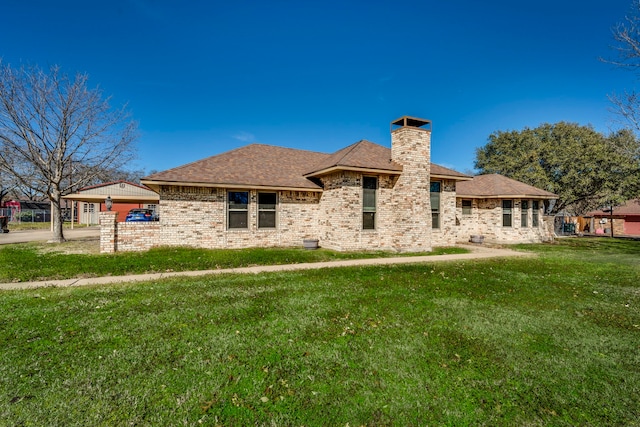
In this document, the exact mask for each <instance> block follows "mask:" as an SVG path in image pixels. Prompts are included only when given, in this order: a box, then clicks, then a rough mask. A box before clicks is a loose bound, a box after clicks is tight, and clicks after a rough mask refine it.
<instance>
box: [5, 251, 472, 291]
mask: <svg viewBox="0 0 640 427" xmlns="http://www.w3.org/2000/svg"><path fill="white" fill-rule="evenodd" d="M86 244H90V245H91V246H92V247H93V246H96V245H97V244H98V242H97V241H95V240H93V241H80V242H79V241H69V242H65V243H61V244H54V245H52V244H49V243H25V244H15V245H4V246H0V260H1V261H0V283H2V282H5V283H6V282H14V281H33V280H46V279H68V278H74V277H96V276H122V275H126V274H140V273H163V272H169V271H189V270H215V269H219V268H237V267H248V266H252V265H275V264H290V263H301V262H322V261H335V260H343V259H355V258H376V257H390V256H399V255H404V256H411V255H416V254H397V253H395V252H382V251H377V252H374V251H371V252H335V251H330V250H325V249H319V250H312V251H310V250H304V249H283V248H255V249H243V250H238V249H231V250H209V249H194V248H186V247H164V248H155V249H151V250H149V251H146V252H118V253H115V254H98V253H67V252H69V250H73V251H75V250H76V249H78V248H80V249H81V250H83V249H85V246H82V245H86ZM96 247H97V246H96ZM85 252H87V251H85ZM467 252H469V251H468V250H466V249H462V248H456V247H449V248H436V249H434V251H433V252H429V253H423V254H420V255H442V254H456V253H467Z"/></svg>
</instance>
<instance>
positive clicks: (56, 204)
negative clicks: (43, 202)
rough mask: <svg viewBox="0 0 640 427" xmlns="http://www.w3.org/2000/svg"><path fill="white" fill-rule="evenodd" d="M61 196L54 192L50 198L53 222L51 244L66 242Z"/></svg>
mask: <svg viewBox="0 0 640 427" xmlns="http://www.w3.org/2000/svg"><path fill="white" fill-rule="evenodd" d="M61 196H62V195H61V194H60V193H59V192H53V194H51V195H50V196H49V197H50V198H51V206H52V208H51V221H52V222H53V234H52V236H51V240H49V242H50V243H62V242H65V241H66V239H65V238H64V234H63V232H62V224H63V221H62V206H61V205H60V199H61Z"/></svg>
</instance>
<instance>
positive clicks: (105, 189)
mask: <svg viewBox="0 0 640 427" xmlns="http://www.w3.org/2000/svg"><path fill="white" fill-rule="evenodd" d="M107 197H110V198H111V201H112V202H113V204H112V207H111V210H112V211H114V212H118V221H124V220H125V217H126V215H127V212H129V210H130V209H134V208H148V209H153V210H154V211H155V210H157V207H158V202H159V199H160V198H159V196H158V194H157V193H155V192H154V191H152V190H150V189H149V188H147V187H145V186H142V185H138V184H134V183H133V182H128V181H115V182H107V183H103V184H98V185H92V186H90V187H84V188H81V189H79V190H78V191H77V192H75V193H71V194H67V195H65V196H63V197H62V198H63V199H65V200H72V201H75V202H77V206H75V207H74V208H73V209H74V210H76V209H77V214H75V213H74V212H72V213H71V217H73V218H78V223H80V224H98V223H99V219H100V217H99V214H100V212H103V211H106V210H107V208H106V205H105V201H106V199H107ZM72 206H74V204H73V203H72Z"/></svg>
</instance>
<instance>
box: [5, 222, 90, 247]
mask: <svg viewBox="0 0 640 427" xmlns="http://www.w3.org/2000/svg"><path fill="white" fill-rule="evenodd" d="M63 233H64V237H65V239H67V240H74V239H83V238H86V237H99V236H100V227H98V226H96V227H81V228H74V229H73V230H71V229H70V228H65V229H64V231H63ZM51 236H52V234H51V231H50V230H20V231H11V232H10V233H0V245H6V244H9V243H27V242H43V241H44V242H46V241H47V240H50V239H51Z"/></svg>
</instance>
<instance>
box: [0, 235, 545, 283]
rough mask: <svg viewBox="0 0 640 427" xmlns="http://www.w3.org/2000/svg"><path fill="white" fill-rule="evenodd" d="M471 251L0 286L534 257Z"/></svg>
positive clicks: (483, 248)
mask: <svg viewBox="0 0 640 427" xmlns="http://www.w3.org/2000/svg"><path fill="white" fill-rule="evenodd" d="M459 246H460V247H464V248H466V249H469V250H470V251H471V252H470V253H466V254H457V255H426V256H404V257H393V258H372V259H353V260H343V261H328V262H314V263H302V264H283V265H260V266H255V267H240V268H221V269H218V270H199V271H176V272H168V273H151V274H135V275H130V276H105V277H92V278H82V279H63V280H43V281H40V282H16V283H0V291H1V290H13V289H34V288H42V287H48V286H53V287H70V286H87V285H108V284H113V283H125V282H143V281H153V280H160V279H166V278H169V277H196V276H205V275H213V274H229V273H235V274H259V273H267V272H272V271H294V270H312V269H320V268H335V267H353V266H370V265H390V264H420V263H436V262H443V261H463V260H472V259H487V258H502V257H528V256H535V254H533V253H529V252H516V251H513V250H510V249H497V248H490V247H486V246H472V245H459Z"/></svg>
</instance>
